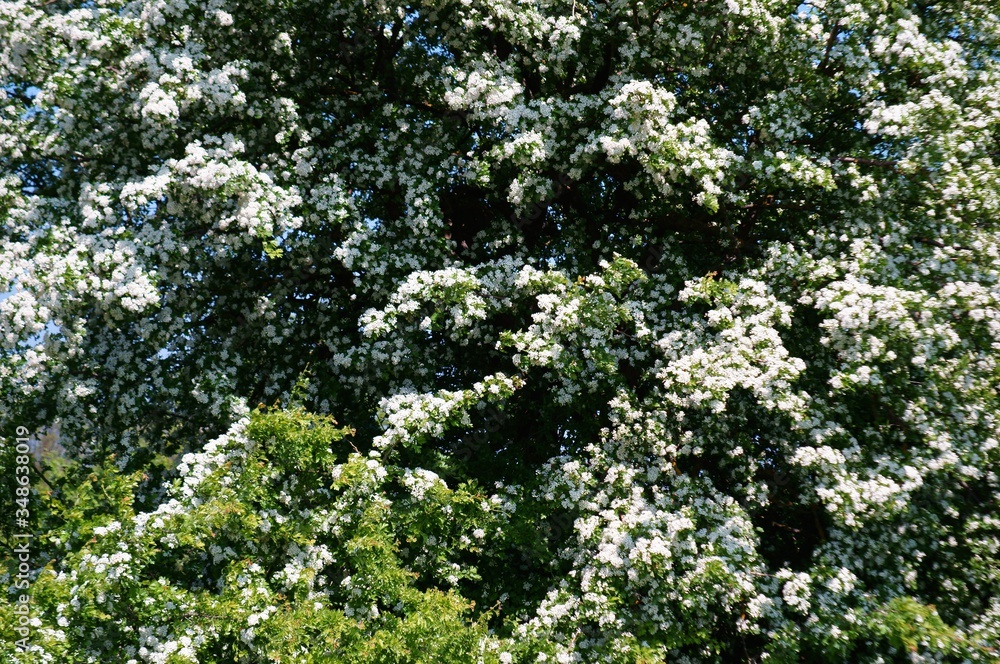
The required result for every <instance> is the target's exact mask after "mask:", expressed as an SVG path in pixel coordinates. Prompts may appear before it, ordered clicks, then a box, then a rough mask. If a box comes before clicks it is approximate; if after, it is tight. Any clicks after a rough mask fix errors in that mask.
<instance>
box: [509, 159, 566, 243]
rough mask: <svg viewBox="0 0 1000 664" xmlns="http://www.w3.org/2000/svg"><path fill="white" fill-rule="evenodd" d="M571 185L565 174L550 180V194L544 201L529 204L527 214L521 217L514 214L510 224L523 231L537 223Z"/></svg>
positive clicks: (511, 216)
mask: <svg viewBox="0 0 1000 664" xmlns="http://www.w3.org/2000/svg"><path fill="white" fill-rule="evenodd" d="M572 185H573V180H572V179H571V178H570V177H569V176H568V175H566V174H565V173H563V174H561V175H559V176H558V177H556V178H555V179H553V180H552V193H551V194H550V195H549V196H548V197H547V198H545V199H543V200H540V201H537V202H535V203H532V204H531V207H530V208H529V209H528V214H527V215H526V216H522V215H519V214H517V213H516V212H515V213H514V214H512V215H510V223H511V224H513V225H514V228H516V229H517V230H519V231H523V230H524V229H525V228H527V227H528V226H530V225H531V224H533V223H535V222H536V221H538V220H539V219H540V218H541V216H542V215H543V214H545V213H546V212H547V211H548V209H549V207H550V206H551V205H552V204H553V203H555V202H556V201H557V200H558V199H559V197H560V196H562V195H563V192H565V191H566V190H567V189H568V188H569V187H571V186H572Z"/></svg>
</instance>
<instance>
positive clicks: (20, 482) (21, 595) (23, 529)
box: [13, 427, 32, 652]
mask: <svg viewBox="0 0 1000 664" xmlns="http://www.w3.org/2000/svg"><path fill="white" fill-rule="evenodd" d="M28 433H29V432H28V430H27V429H26V428H25V427H17V438H16V439H15V442H16V444H15V447H14V451H15V453H16V455H15V457H14V505H15V506H16V507H15V509H14V526H15V530H14V547H13V553H14V555H15V556H16V557H17V558H16V559H17V573H16V574H15V575H14V589H15V590H17V591H19V592H18V595H17V597H16V598H15V600H14V619H15V621H16V622H15V624H14V632H15V633H16V634H17V635H18V636H19V637H20V638H18V639H17V640H16V641H15V642H14V645H15V647H16V648H17V649H18V650H19V651H20V652H25V651H27V650H28V648H29V647H30V645H31V644H30V639H31V596H30V595H29V594H28V590H29V588H30V587H31V538H32V535H31V534H30V533H29V532H28V526H29V524H30V522H31V507H30V504H29V499H30V497H31V474H30V473H31V448H30V447H29V445H28V442H29V440H30V439H29V438H28Z"/></svg>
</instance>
